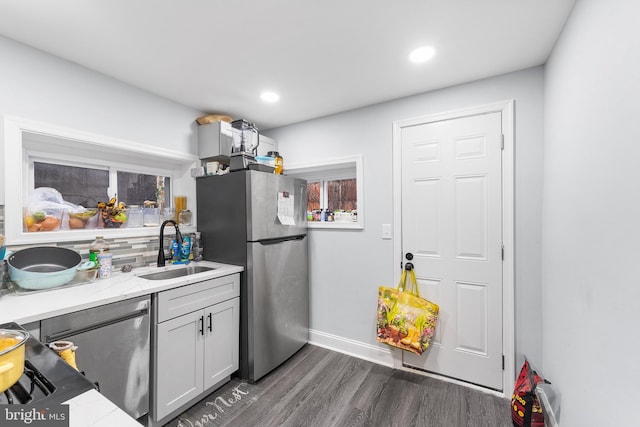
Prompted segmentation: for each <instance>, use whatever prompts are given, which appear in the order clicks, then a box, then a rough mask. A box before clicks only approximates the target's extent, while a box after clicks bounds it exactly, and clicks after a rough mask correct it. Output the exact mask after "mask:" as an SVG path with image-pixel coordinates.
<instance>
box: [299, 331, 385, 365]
mask: <svg viewBox="0 0 640 427" xmlns="http://www.w3.org/2000/svg"><path fill="white" fill-rule="evenodd" d="M309 343H310V344H313V345H317V346H318V347H324V348H327V349H329V350H333V351H337V352H338V353H343V354H346V355H349V356H353V357H357V358H359V359H364V360H367V361H369V362H373V363H377V364H379V365H384V366H388V367H390V368H394V367H396V363H397V362H396V358H395V357H394V354H393V352H392V350H391V349H387V348H382V347H378V346H375V345H371V344H367V343H363V342H361V341H356V340H352V339H349V338H344V337H340V336H338V335H333V334H329V333H326V332H321V331H316V330H314V329H310V330H309Z"/></svg>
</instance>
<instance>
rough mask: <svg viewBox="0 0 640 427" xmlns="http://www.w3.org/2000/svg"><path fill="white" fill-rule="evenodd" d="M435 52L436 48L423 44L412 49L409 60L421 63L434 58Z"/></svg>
mask: <svg viewBox="0 0 640 427" xmlns="http://www.w3.org/2000/svg"><path fill="white" fill-rule="evenodd" d="M435 54H436V50H435V49H434V48H432V47H431V46H421V47H419V48H417V49H414V50H412V51H411V53H410V54H409V60H410V61H411V62H414V63H416V64H419V63H422V62H427V61H428V60H430V59H431V58H433V55H435Z"/></svg>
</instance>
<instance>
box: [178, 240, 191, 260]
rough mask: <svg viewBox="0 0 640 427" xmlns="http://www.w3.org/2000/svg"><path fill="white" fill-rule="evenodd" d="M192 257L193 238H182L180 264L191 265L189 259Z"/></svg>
mask: <svg viewBox="0 0 640 427" xmlns="http://www.w3.org/2000/svg"><path fill="white" fill-rule="evenodd" d="M190 256H191V237H189V236H183V237H182V246H181V247H180V262H182V263H184V264H188V263H189V257H190Z"/></svg>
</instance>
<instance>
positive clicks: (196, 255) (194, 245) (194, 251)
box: [191, 231, 202, 261]
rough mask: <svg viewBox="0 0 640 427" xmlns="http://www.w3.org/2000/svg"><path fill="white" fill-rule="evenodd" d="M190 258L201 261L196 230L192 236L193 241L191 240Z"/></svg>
mask: <svg viewBox="0 0 640 427" xmlns="http://www.w3.org/2000/svg"><path fill="white" fill-rule="evenodd" d="M191 258H192V259H193V260H194V261H202V248H201V244H200V232H199V231H196V234H195V236H194V237H193V242H191Z"/></svg>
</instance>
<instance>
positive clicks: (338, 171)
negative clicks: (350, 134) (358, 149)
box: [287, 157, 363, 228]
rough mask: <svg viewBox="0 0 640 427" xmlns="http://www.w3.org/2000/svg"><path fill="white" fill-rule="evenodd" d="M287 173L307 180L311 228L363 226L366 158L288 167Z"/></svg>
mask: <svg viewBox="0 0 640 427" xmlns="http://www.w3.org/2000/svg"><path fill="white" fill-rule="evenodd" d="M287 175H290V176H294V177H297V178H302V179H305V180H306V181H307V219H308V226H309V227H310V228H362V227H363V221H362V211H363V209H362V208H363V206H362V158H361V157H350V158H342V159H334V160H327V161H321V162H314V163H307V164H303V165H291V166H287Z"/></svg>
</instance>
